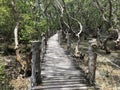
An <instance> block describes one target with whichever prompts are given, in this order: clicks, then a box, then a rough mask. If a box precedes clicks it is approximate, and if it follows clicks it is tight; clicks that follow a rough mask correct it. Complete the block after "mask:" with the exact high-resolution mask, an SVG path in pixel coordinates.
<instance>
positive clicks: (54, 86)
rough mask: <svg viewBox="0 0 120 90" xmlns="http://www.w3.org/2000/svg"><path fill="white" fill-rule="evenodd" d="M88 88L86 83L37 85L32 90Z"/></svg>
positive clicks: (77, 89) (82, 89)
mask: <svg viewBox="0 0 120 90" xmlns="http://www.w3.org/2000/svg"><path fill="white" fill-rule="evenodd" d="M44 89H45V90H87V87H86V85H85V84H72V85H71V84H70V85H50V86H49V85H48V86H46V85H45V86H36V87H33V88H32V90H44Z"/></svg>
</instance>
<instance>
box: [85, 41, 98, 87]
mask: <svg viewBox="0 0 120 90" xmlns="http://www.w3.org/2000/svg"><path fill="white" fill-rule="evenodd" d="M89 43H90V44H89V48H88V75H87V78H88V80H89V84H90V85H94V82H95V72H96V60H97V54H96V48H97V46H96V45H97V42H96V40H95V39H93V40H91V41H90V42H89Z"/></svg>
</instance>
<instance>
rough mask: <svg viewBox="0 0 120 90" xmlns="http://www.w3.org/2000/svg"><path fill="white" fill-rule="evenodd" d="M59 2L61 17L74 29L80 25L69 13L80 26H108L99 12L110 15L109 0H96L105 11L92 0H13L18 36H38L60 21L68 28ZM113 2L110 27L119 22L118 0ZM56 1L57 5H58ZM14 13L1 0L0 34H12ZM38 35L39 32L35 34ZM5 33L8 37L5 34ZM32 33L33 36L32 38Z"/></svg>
mask: <svg viewBox="0 0 120 90" xmlns="http://www.w3.org/2000/svg"><path fill="white" fill-rule="evenodd" d="M56 1H59V3H60V4H61V6H63V5H64V3H63V1H64V2H65V7H66V11H67V13H65V10H64V12H63V19H64V21H65V22H66V23H67V24H70V26H71V27H72V29H73V30H74V31H78V30H79V25H78V23H77V22H76V21H74V20H73V19H71V18H70V17H69V16H68V15H70V16H72V17H74V18H76V19H77V20H79V21H80V22H81V23H82V25H83V29H84V30H86V28H87V29H90V30H94V29H96V28H98V27H100V26H101V29H103V30H105V31H106V29H107V28H108V27H107V26H108V23H107V22H105V21H104V19H103V17H102V14H104V16H105V18H106V19H109V9H110V7H109V2H108V0H97V1H98V2H99V3H100V5H101V7H102V9H103V10H104V13H101V11H100V9H99V7H98V6H97V4H96V2H95V1H94V0H15V6H16V10H17V12H18V16H19V22H20V26H19V40H21V41H22V40H23V41H24V40H28V41H30V40H32V39H35V38H37V37H39V35H38V34H41V33H42V32H45V31H46V30H48V29H51V30H57V29H60V28H61V26H60V25H61V23H62V24H63V26H64V29H66V28H68V27H66V25H65V24H64V23H63V22H62V21H60V19H61V11H60V8H59V7H60V5H58V4H59V3H58V2H56ZM111 2H112V19H111V24H112V27H113V28H119V27H120V26H119V25H120V20H119V19H120V0H111ZM57 5H58V6H57ZM14 18H15V17H14V14H13V10H12V7H11V3H10V1H9V0H0V34H1V36H3V37H4V38H8V39H6V40H10V39H11V38H13V36H14V35H13V31H14V28H15V24H16V23H15V20H14ZM36 35H38V36H36ZM6 36H7V37H6ZM33 37H34V38H33Z"/></svg>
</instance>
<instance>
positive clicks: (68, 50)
mask: <svg viewBox="0 0 120 90" xmlns="http://www.w3.org/2000/svg"><path fill="white" fill-rule="evenodd" d="M66 39H67V53H68V54H70V48H71V42H70V33H69V32H67V33H66Z"/></svg>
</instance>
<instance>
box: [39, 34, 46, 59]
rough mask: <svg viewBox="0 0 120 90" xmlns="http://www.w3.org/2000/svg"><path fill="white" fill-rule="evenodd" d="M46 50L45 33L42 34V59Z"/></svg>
mask: <svg viewBox="0 0 120 90" xmlns="http://www.w3.org/2000/svg"><path fill="white" fill-rule="evenodd" d="M45 51H46V45H45V34H43V35H42V41H41V53H40V54H41V60H43V58H44V54H45Z"/></svg>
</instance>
